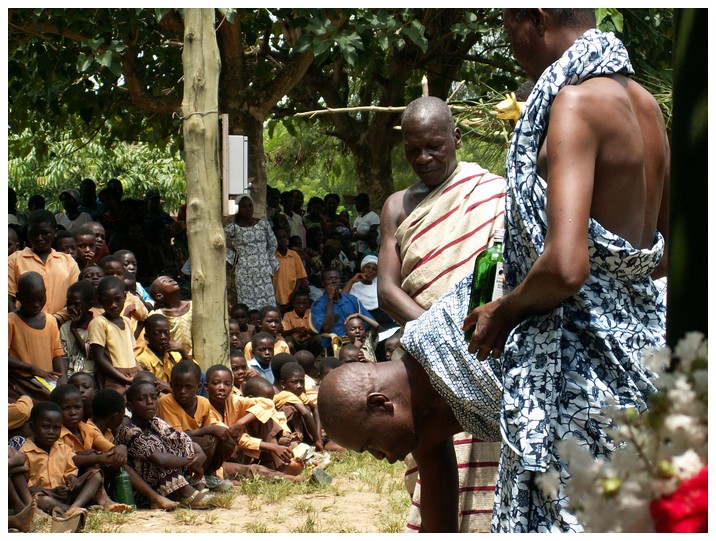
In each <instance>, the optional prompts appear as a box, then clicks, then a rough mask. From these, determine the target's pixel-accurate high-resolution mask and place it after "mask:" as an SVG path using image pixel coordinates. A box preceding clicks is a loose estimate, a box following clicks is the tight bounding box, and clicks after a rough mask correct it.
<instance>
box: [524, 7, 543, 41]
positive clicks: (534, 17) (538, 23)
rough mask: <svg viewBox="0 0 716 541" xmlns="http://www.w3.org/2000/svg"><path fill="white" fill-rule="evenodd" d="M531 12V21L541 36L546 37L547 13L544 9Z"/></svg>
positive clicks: (533, 9)
mask: <svg viewBox="0 0 716 541" xmlns="http://www.w3.org/2000/svg"><path fill="white" fill-rule="evenodd" d="M527 11H529V16H530V20H531V21H532V24H533V25H534V27H535V29H536V31H537V33H538V34H539V35H540V36H543V35H544V32H545V26H546V17H547V13H546V12H545V10H544V9H543V8H532V9H529V10H527Z"/></svg>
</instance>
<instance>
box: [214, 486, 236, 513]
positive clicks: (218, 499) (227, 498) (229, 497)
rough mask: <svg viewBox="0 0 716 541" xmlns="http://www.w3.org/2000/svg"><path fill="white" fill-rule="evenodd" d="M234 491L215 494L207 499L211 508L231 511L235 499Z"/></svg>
mask: <svg viewBox="0 0 716 541" xmlns="http://www.w3.org/2000/svg"><path fill="white" fill-rule="evenodd" d="M236 496H237V493H236V490H229V491H227V492H215V493H213V494H211V496H210V497H209V498H210V499H209V502H210V503H211V505H212V507H219V508H222V509H231V506H232V505H233V503H234V500H235V499H236Z"/></svg>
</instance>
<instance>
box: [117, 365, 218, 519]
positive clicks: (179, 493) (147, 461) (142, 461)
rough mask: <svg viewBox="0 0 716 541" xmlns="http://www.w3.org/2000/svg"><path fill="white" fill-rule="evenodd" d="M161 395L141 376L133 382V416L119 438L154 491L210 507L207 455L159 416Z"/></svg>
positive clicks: (129, 401)
mask: <svg viewBox="0 0 716 541" xmlns="http://www.w3.org/2000/svg"><path fill="white" fill-rule="evenodd" d="M147 374H148V375H149V376H150V377H154V376H153V375H152V374H149V373H147ZM157 395H158V393H157V388H156V386H155V385H154V383H151V382H150V381H146V380H144V379H140V380H137V381H135V382H134V383H133V384H132V385H130V387H129V389H127V408H128V409H129V410H130V411H131V413H132V418H131V420H130V421H129V422H126V423H123V424H121V425H120V426H119V427H118V428H117V434H116V441H117V442H119V443H124V444H125V445H126V446H127V451H128V463H129V465H130V467H131V468H132V469H134V471H136V472H137V474H139V476H140V477H141V478H142V479H143V480H144V481H145V482H146V483H147V484H148V485H149V486H150V487H151V488H152V490H154V491H156V492H157V493H158V494H159V495H160V496H162V497H164V498H167V499H169V500H171V501H173V502H181V503H182V504H184V505H186V506H188V507H191V508H195V509H206V508H207V507H209V505H210V502H209V499H208V498H207V497H206V496H207V495H208V493H209V490H208V489H207V488H206V485H205V483H204V470H203V468H202V464H203V463H204V462H205V461H206V455H205V454H204V452H203V451H202V450H201V446H200V445H199V444H197V443H195V442H192V440H191V438H190V437H189V436H188V435H187V434H185V433H184V432H181V431H177V430H175V429H174V428H172V427H171V426H170V425H169V424H168V423H167V422H166V421H164V420H163V419H161V418H159V417H157V415H156V414H157ZM167 396H171V395H167ZM127 471H128V473H129V470H127ZM130 476H131V474H130ZM140 494H141V493H140ZM140 501H141V500H140Z"/></svg>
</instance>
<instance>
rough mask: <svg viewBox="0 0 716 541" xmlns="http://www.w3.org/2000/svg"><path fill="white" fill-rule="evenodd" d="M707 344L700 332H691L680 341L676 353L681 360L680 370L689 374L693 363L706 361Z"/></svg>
mask: <svg viewBox="0 0 716 541" xmlns="http://www.w3.org/2000/svg"><path fill="white" fill-rule="evenodd" d="M706 350H707V342H706V339H705V338H704V335H703V334H701V333H700V332H689V333H686V336H685V337H684V338H682V339H681V340H679V343H678V344H677V345H676V349H675V351H674V353H675V354H676V356H677V357H679V358H680V359H681V364H682V365H683V366H682V367H680V369H682V370H684V371H686V372H689V371H690V370H691V363H692V362H693V361H695V360H696V359H706V358H707V356H706Z"/></svg>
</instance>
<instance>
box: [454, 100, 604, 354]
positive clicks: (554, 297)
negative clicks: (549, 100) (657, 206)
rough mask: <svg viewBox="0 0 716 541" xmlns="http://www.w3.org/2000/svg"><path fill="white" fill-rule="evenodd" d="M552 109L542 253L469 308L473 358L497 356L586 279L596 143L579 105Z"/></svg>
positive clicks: (467, 324)
mask: <svg viewBox="0 0 716 541" xmlns="http://www.w3.org/2000/svg"><path fill="white" fill-rule="evenodd" d="M562 96H563V94H562V93H560V95H559V96H558V97H557V99H556V100H555V102H554V105H553V106H552V113H551V116H550V126H549V131H548V133H547V140H546V142H545V145H546V146H545V148H546V149H547V161H548V171H549V180H548V182H547V234H546V236H545V244H544V251H543V252H542V254H541V255H540V256H539V257H538V258H537V260H536V261H535V263H534V264H533V265H532V268H531V269H530V270H529V272H528V273H527V276H526V277H525V279H524V280H523V281H522V283H520V284H519V285H518V286H517V287H516V288H515V289H513V290H512V291H511V292H510V293H508V294H507V295H505V296H504V297H501V298H500V299H498V300H497V301H494V302H491V303H488V304H486V305H484V306H480V307H478V308H477V309H475V310H474V311H473V312H472V313H471V314H470V315H469V316H468V317H467V318H466V319H465V323H464V328H469V327H470V326H471V325H476V329H475V332H474V333H473V335H472V339H471V340H470V345H469V347H468V349H469V350H470V351H471V352H474V351H477V350H479V353H478V359H480V360H484V359H485V358H486V357H487V356H488V354H489V353H490V352H492V356H493V357H495V358H496V357H497V356H499V355H500V354H502V351H503V349H504V345H505V342H506V340H507V336H508V335H509V333H510V331H511V330H512V329H513V328H514V327H515V326H516V325H517V324H519V323H520V322H521V321H522V320H524V319H525V318H526V317H527V316H529V315H533V314H541V313H545V312H547V311H548V310H551V309H553V308H555V307H556V306H559V304H560V303H562V302H563V301H564V300H565V299H567V298H569V297H571V296H572V295H575V294H577V293H578V292H579V290H580V289H581V287H582V285H583V284H584V282H585V281H586V279H587V277H588V276H589V272H590V271H589V253H588V251H587V233H588V226H589V216H590V208H591V202H592V192H593V187H594V166H595V163H596V157H597V153H598V151H599V140H598V138H597V137H595V136H594V130H592V129H591V127H590V126H589V125H588V121H587V120H586V119H585V115H584V114H580V113H579V111H580V110H581V111H583V110H584V104H582V103H580V100H579V99H578V98H576V99H575V96H573V95H572V93H569V95H568V96H567V99H562V100H560V98H561V97H562Z"/></svg>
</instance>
